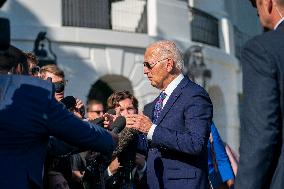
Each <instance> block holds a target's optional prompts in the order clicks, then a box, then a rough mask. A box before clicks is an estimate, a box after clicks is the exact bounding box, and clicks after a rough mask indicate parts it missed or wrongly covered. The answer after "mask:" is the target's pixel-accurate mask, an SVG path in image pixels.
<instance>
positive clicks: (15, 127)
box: [0, 51, 115, 189]
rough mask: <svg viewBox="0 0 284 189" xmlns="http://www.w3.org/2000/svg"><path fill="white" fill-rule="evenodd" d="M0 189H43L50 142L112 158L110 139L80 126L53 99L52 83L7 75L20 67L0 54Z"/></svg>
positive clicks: (100, 131) (104, 133)
mask: <svg viewBox="0 0 284 189" xmlns="http://www.w3.org/2000/svg"><path fill="white" fill-rule="evenodd" d="M0 53H1V54H0V167H1V172H0V188H1V189H11V188H21V189H39V188H42V176H43V164H44V159H45V156H46V150H47V144H48V140H49V136H50V135H52V136H55V137H57V138H59V139H62V140H64V141H65V142H67V143H70V144H71V145H74V146H77V147H79V148H82V150H87V149H93V150H96V151H99V152H102V153H105V154H107V155H111V154H112V151H113V149H114V147H115V146H114V142H113V139H112V136H111V135H110V134H109V133H108V132H107V131H106V130H105V129H102V128H100V127H97V126H92V125H91V124H89V123H87V122H84V121H81V120H79V119H78V118H76V117H75V116H74V115H73V114H72V113H71V112H69V111H68V110H67V109H65V108H64V107H63V105H62V104H60V103H58V102H57V101H56V100H55V98H54V90H53V86H52V83H51V82H47V81H43V80H41V79H37V78H34V77H30V76H21V75H8V73H9V72H10V71H11V70H13V68H15V67H17V66H18V63H16V62H15V57H14V56H13V55H12V54H10V53H9V51H7V52H0Z"/></svg>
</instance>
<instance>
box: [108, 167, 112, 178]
mask: <svg viewBox="0 0 284 189" xmlns="http://www.w3.org/2000/svg"><path fill="white" fill-rule="evenodd" d="M107 174H108V176H109V177H110V176H112V173H111V172H110V170H109V167H107Z"/></svg>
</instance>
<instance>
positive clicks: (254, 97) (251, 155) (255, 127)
mask: <svg viewBox="0 0 284 189" xmlns="http://www.w3.org/2000/svg"><path fill="white" fill-rule="evenodd" d="M273 57H274V56H273V55H272V54H271V53H270V52H268V51H267V50H266V49H265V46H263V45H261V44H260V43H259V42H258V40H256V39H253V40H251V41H250V42H248V43H247V45H246V46H245V47H244V50H243V55H242V60H241V62H242V66H243V93H244V103H243V104H244V107H243V108H244V111H243V114H242V116H241V145H240V164H239V169H238V175H237V179H236V188H240V189H241V188H262V186H263V183H264V182H265V180H269V178H267V176H268V175H267V172H268V171H269V167H270V166H271V162H272V156H273V154H274V153H275V149H276V148H275V146H276V144H277V135H278V134H279V130H280V125H279V123H280V122H281V121H280V107H279V101H280V97H279V90H278V87H277V86H278V85H279V83H278V82H277V72H276V65H275V62H276V60H275V59H274V58H273ZM264 188H265V187H264Z"/></svg>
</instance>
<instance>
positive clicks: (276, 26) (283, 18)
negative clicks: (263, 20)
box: [274, 17, 284, 30]
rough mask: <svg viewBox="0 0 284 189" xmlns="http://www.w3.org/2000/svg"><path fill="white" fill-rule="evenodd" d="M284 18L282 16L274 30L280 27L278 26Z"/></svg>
mask: <svg viewBox="0 0 284 189" xmlns="http://www.w3.org/2000/svg"><path fill="white" fill-rule="evenodd" d="M283 20H284V17H283V18H281V19H280V20H279V21H278V22H277V24H276V25H275V26H274V30H276V29H277V28H278V26H279V25H280V24H281V22H282V21H283Z"/></svg>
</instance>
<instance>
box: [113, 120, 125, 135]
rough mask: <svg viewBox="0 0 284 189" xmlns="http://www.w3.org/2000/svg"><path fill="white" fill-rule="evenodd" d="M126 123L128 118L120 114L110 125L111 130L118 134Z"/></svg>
mask: <svg viewBox="0 0 284 189" xmlns="http://www.w3.org/2000/svg"><path fill="white" fill-rule="evenodd" d="M125 125H126V119H125V117H123V116H118V117H117V118H116V119H115V121H114V122H113V123H112V124H111V125H110V130H111V131H112V132H113V133H115V134H118V133H120V132H121V131H122V130H123V129H124V127H125Z"/></svg>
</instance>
